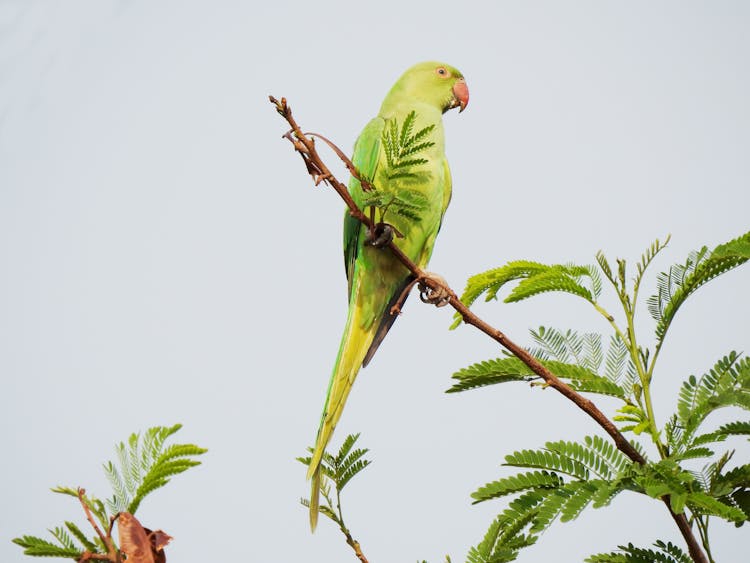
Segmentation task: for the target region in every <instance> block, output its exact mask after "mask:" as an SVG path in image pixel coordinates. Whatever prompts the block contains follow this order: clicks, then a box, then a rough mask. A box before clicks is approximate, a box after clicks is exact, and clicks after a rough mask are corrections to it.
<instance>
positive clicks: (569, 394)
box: [269, 96, 708, 563]
mask: <svg viewBox="0 0 750 563" xmlns="http://www.w3.org/2000/svg"><path fill="white" fill-rule="evenodd" d="M269 100H270V101H271V103H272V104H274V105H275V106H276V111H277V112H278V113H279V114H280V115H281V116H282V117H283V118H284V119H285V120H286V121H287V123H289V125H290V126H291V128H292V129H291V131H289V133H287V134H286V135H284V137H285V138H287V139H289V141H291V142H292V144H293V145H294V148H295V150H296V151H297V152H299V153H300V154H301V155H302V158H303V160H304V161H305V164H306V166H307V170H308V172H309V173H310V175H312V177H313V180H314V181H315V184H316V185H318V184H320V183H321V182H325V183H327V184H328V185H330V186H331V187H332V188H333V189H334V190H336V192H337V193H338V194H339V196H341V198H342V199H343V200H344V203H346V205H347V207H348V208H349V213H350V214H351V215H352V217H355V218H356V219H358V220H359V221H361V222H362V223H363V224H364V225H365V226H367V228H368V229H369V230H370V231H372V230H373V229H374V228H375V225H374V223H373V221H372V220H371V219H370V218H369V217H368V216H367V215H365V214H364V213H363V212H362V211H361V210H360V209H359V207H357V204H356V203H355V202H354V200H353V199H352V197H351V195H350V194H349V190H348V189H347V188H346V186H345V185H344V184H343V183H341V182H340V181H339V180H337V179H336V177H335V176H334V175H333V174H332V173H331V171H330V170H329V169H328V167H327V166H326V165H325V163H324V162H323V160H322V159H321V158H320V155H319V154H318V151H317V149H316V147H315V143H314V141H313V140H312V139H310V138H308V137H307V136H306V135H305V134H304V133H302V131H301V129H300V128H299V126H298V125H297V123H296V121H295V120H294V118H293V117H292V110H291V108H290V107H289V105H288V104H287V101H286V98H281V100H280V101H279V100H277V99H276V98H274V97H273V96H269ZM325 141H326V142H327V143H328V144H329V145H332V144H333V143H331V142H330V141H328V140H327V139H326V140H325ZM336 152H337V153H340V152H341V151H340V150H337V151H336ZM345 162H349V159H348V158H347V159H345ZM347 168H348V169H349V170H350V172H351V173H352V175H353V176H354V177H355V178H357V179H358V180H360V182H361V181H362V177H361V175H360V174H359V173H358V171H357V170H356V168H355V167H354V166H353V165H351V163H350V162H349V164H348V165H347ZM385 246H387V247H388V248H389V249H390V250H391V252H393V254H394V255H395V256H396V258H397V259H398V260H399V261H400V262H401V263H402V264H403V265H404V266H405V267H406V268H407V269H408V270H409V272H411V274H412V275H413V276H414V277H415V278H416V281H417V282H418V283H419V284H420V285H421V286H426V287H427V288H429V292H428V294H429V295H428V299H427V301H430V299H429V296H430V295H432V296H437V295H440V296H444V295H447V296H448V297H447V298H441V299H435V302H436V303H437V302H440V303H443V304H445V301H446V300H447V303H448V304H450V306H451V307H453V309H455V310H456V311H457V312H458V313H459V314H460V315H461V317H462V319H463V322H465V323H466V324H469V325H472V326H474V327H475V328H477V329H478V330H480V331H481V332H483V333H485V334H486V335H487V336H489V337H490V338H492V339H493V340H495V341H496V342H498V343H499V344H500V345H501V346H503V347H504V348H505V349H506V350H508V351H509V352H510V353H511V354H513V355H514V356H516V357H517V358H518V359H519V360H521V361H522V362H523V363H524V364H526V365H527V366H528V367H529V368H530V369H531V370H532V371H533V372H534V373H536V374H537V375H538V376H539V377H541V378H542V379H544V381H545V382H546V383H547V385H548V386H549V387H552V388H553V389H555V390H556V391H558V392H559V393H561V394H562V395H563V396H565V397H566V398H567V399H569V400H570V401H572V402H573V403H575V404H576V406H578V408H580V409H581V410H583V411H584V412H585V413H586V414H588V415H589V416H590V417H591V418H593V419H594V421H595V422H596V423H597V424H598V425H599V426H600V427H601V428H602V429H603V430H604V431H605V432H606V433H607V434H609V436H610V437H611V438H612V440H613V441H614V443H615V445H616V446H617V449H619V450H620V451H621V452H622V453H624V454H625V455H626V456H628V457H629V458H630V459H631V460H633V461H635V462H636V463H639V464H642V465H643V464H645V463H646V459H645V458H644V457H643V456H642V455H641V454H640V453H639V452H638V450H636V449H635V448H634V447H633V445H632V444H631V443H630V442H629V441H628V440H627V439H626V438H625V436H623V435H622V433H621V432H620V431H619V430H618V429H617V427H616V426H615V424H614V422H612V421H611V420H610V419H609V418H607V417H606V416H605V415H604V413H602V411H600V410H599V408H598V407H597V406H596V405H595V404H594V403H593V401H591V400H589V399H587V398H586V397H584V396H583V395H581V394H580V393H578V392H577V391H576V390H575V389H573V388H572V387H570V386H569V385H568V384H566V383H565V382H564V381H562V380H561V379H560V378H558V377H557V376H556V375H555V374H553V373H552V372H551V371H549V370H548V369H547V368H546V367H544V366H543V365H542V364H541V363H539V361H538V360H537V359H536V358H535V357H534V356H532V355H531V354H529V352H528V351H526V349H524V348H522V347H521V346H519V345H518V344H516V343H515V342H513V341H512V340H510V339H509V338H508V337H507V336H505V334H503V333H502V332H501V331H500V330H498V329H496V328H494V327H493V326H491V325H490V324H488V323H486V322H485V321H483V320H482V319H481V318H479V317H478V316H477V315H475V314H474V313H473V312H472V311H471V310H470V309H469V308H468V307H467V306H466V305H464V304H463V303H462V302H461V300H460V299H459V298H458V295H457V294H456V292H455V291H453V289H451V288H450V287H449V286H448V285H447V284H446V283H444V281H442V279H441V278H439V277H437V276H431V275H429V274H427V273H426V272H425V271H423V270H422V269H421V268H419V267H418V266H417V265H416V264H414V262H412V261H411V260H410V259H409V257H408V256H406V255H405V254H404V253H403V252H402V251H401V249H399V248H398V246H397V245H396V244H395V243H394V241H390V242H389V243H388V244H387V245H385ZM662 500H663V501H664V503H665V505H666V507H667V510H669V513H670V514H671V516H672V518H673V519H674V521H675V523H676V524H677V527H678V528H679V530H680V532H681V533H682V537H683V538H684V539H685V542H686V543H687V545H688V550H689V552H690V556H691V557H692V559H693V561H695V562H696V563H708V559H707V558H706V555H705V554H704V553H703V551H702V550H701V547H700V544H699V543H698V541H697V540H696V538H695V536H694V535H693V532H692V530H691V527H690V524H689V523H688V520H687V517H686V516H685V514H676V513H675V512H674V511H673V510H672V508H671V506H670V503H669V496H668V495H667V496H664V497H662ZM347 543H348V541H347ZM350 545H351V544H350Z"/></svg>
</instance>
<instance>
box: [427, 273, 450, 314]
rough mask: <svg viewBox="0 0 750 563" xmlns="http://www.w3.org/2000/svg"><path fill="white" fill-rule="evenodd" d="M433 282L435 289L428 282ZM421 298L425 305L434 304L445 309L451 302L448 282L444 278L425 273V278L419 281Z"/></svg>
mask: <svg viewBox="0 0 750 563" xmlns="http://www.w3.org/2000/svg"><path fill="white" fill-rule="evenodd" d="M428 281H429V282H432V283H434V284H435V287H430V286H429V285H428V284H427V283H426V282H428ZM419 298H420V299H421V300H422V302H423V303H432V304H433V305H435V306H436V307H445V306H446V305H447V304H448V303H450V300H451V294H450V291H449V290H448V282H447V281H445V278H444V277H443V276H440V275H438V274H433V273H432V272H425V274H424V277H422V278H421V279H420V280H419Z"/></svg>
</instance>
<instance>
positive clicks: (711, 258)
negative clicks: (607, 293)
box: [648, 232, 750, 341]
mask: <svg viewBox="0 0 750 563" xmlns="http://www.w3.org/2000/svg"><path fill="white" fill-rule="evenodd" d="M748 259H750V232H748V233H745V234H744V235H742V236H740V237H738V238H736V239H734V240H732V241H729V242H727V243H724V244H721V245H719V246H717V247H716V248H715V249H714V250H713V251H712V252H711V251H709V250H708V248H707V247H705V246H704V247H703V248H701V249H700V250H698V251H695V252H692V253H691V254H690V255H689V256H688V258H687V260H686V261H685V263H684V264H676V265H674V266H672V267H671V268H670V269H669V271H668V272H664V273H662V274H659V276H658V277H657V293H656V294H655V295H653V296H651V297H650V298H649V299H648V309H649V311H650V313H651V316H652V317H653V318H654V320H655V321H656V337H657V339H658V340H660V341H661V340H663V339H664V335H665V334H666V332H667V330H668V329H669V325H670V324H671V323H672V320H673V319H674V316H675V314H676V313H677V311H678V310H679V309H680V307H681V306H682V304H683V303H684V302H685V300H686V299H687V298H688V297H689V296H690V295H691V294H692V293H694V292H695V291H696V290H697V289H698V288H700V287H701V286H703V285H705V284H706V283H708V282H709V281H711V280H712V279H714V278H716V277H718V276H720V275H721V274H723V273H725V272H728V271H729V270H732V269H734V268H736V267H737V266H740V265H741V264H744V263H745V262H747V260H748Z"/></svg>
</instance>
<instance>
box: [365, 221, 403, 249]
mask: <svg viewBox="0 0 750 563" xmlns="http://www.w3.org/2000/svg"><path fill="white" fill-rule="evenodd" d="M398 234H399V233H398V231H396V229H395V228H393V227H392V226H391V225H389V224H388V223H377V224H376V225H375V227H374V228H373V229H372V231H370V232H368V233H367V239H366V240H365V244H368V245H370V246H374V247H375V248H385V247H386V246H388V245H389V244H390V243H391V241H392V240H393V237H394V236H396V235H398Z"/></svg>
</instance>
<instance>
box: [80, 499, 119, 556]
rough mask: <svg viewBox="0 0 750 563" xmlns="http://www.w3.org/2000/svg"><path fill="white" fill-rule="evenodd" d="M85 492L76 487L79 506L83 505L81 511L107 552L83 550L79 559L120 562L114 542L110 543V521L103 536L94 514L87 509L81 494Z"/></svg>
mask: <svg viewBox="0 0 750 563" xmlns="http://www.w3.org/2000/svg"><path fill="white" fill-rule="evenodd" d="M85 494H86V489H83V488H79V489H78V500H79V502H80V503H81V506H82V507H83V511H84V512H85V513H86V519H87V520H88V521H89V524H91V527H92V528H94V531H95V532H96V535H97V536H99V539H100V540H102V544H104V545H105V546H106V547H107V553H106V554H105V553H91V552H89V551H84V552H83V554H82V556H81V558H80V559H79V561H91V560H94V561H111V562H112V563H120V558H119V556H118V554H117V550H116V549H115V546H114V544H113V543H112V523H111V522H110V526H109V532H108V534H107V535H106V536H105V535H104V533H103V532H102V531H101V529H100V528H99V526H98V525H97V524H96V520H94V516H93V515H92V514H91V511H90V510H89V506H88V504H86V501H85V500H84V499H83V496H84V495H85Z"/></svg>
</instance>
